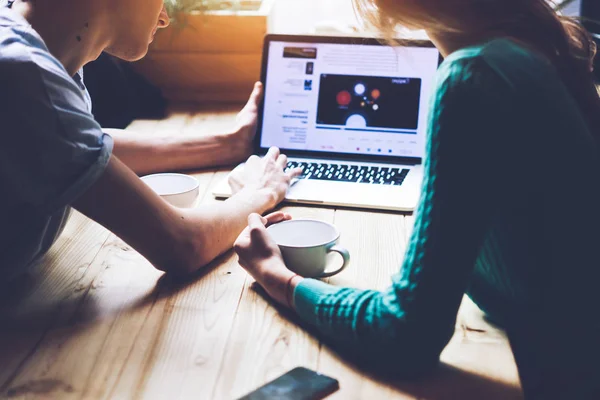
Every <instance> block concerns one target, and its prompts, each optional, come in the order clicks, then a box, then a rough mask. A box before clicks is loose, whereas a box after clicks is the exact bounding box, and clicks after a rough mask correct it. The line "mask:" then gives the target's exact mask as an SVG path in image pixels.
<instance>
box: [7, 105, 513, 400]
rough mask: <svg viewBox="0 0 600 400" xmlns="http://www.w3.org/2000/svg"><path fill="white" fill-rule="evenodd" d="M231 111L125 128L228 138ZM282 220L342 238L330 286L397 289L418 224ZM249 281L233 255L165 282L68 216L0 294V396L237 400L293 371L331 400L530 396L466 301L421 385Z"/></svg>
mask: <svg viewBox="0 0 600 400" xmlns="http://www.w3.org/2000/svg"><path fill="white" fill-rule="evenodd" d="M235 109H237V107H235V108H227V107H226V108H224V109H220V110H214V109H213V110H206V111H201V112H197V110H196V111H195V112H193V111H186V110H183V111H178V112H172V113H171V114H170V116H169V118H167V119H165V120H161V121H136V122H134V123H133V124H132V125H131V127H130V128H129V129H132V130H138V131H143V132H146V133H147V134H148V135H152V134H156V133H157V132H163V133H164V132H168V133H171V134H174V135H175V134H178V135H185V134H189V133H190V132H198V131H201V132H209V131H215V130H216V131H223V130H225V129H227V128H229V127H231V125H232V117H233V116H234V110H235ZM226 173H227V170H207V171H201V172H198V173H195V174H194V175H195V176H196V177H197V178H198V179H199V180H200V183H201V190H200V192H201V199H200V200H199V201H200V202H202V203H205V204H211V203H215V202H216V201H217V200H215V199H214V198H213V197H212V195H211V192H210V188H211V186H213V185H214V184H216V183H217V182H218V181H219V180H220V179H222V178H223V177H224V176H226ZM116 195H118V194H116ZM285 210H286V211H287V212H289V213H290V214H292V215H293V216H294V217H314V218H319V219H322V220H325V221H329V222H332V223H334V224H335V225H336V226H337V227H338V228H339V229H340V231H341V233H342V237H341V243H342V244H343V245H344V246H346V247H347V248H348V249H349V250H350V253H351V254H352V262H351V264H350V266H349V267H348V268H347V269H346V270H345V271H344V272H343V273H342V274H340V275H339V276H336V277H334V278H331V279H330V282H331V283H332V284H335V285H352V286H355V287H361V288H377V289H383V288H385V287H386V286H388V285H389V284H390V282H391V281H390V277H391V275H392V274H393V273H394V272H396V271H397V270H398V267H399V265H400V263H401V260H402V257H403V256H404V252H405V248H406V243H407V239H408V238H409V235H410V231H411V228H412V224H413V216H412V215H405V214H399V213H384V212H367V211H359V210H348V209H334V208H325V207H310V208H309V207H285ZM252 283H253V279H252V278H251V277H249V276H248V275H247V274H246V272H245V271H244V270H243V269H242V268H240V266H239V265H238V264H237V257H236V256H235V254H232V252H229V253H227V254H226V255H224V256H223V257H221V258H219V259H218V260H217V261H216V262H214V263H213V265H212V266H211V267H210V268H206V272H205V274H204V275H203V276H202V277H200V278H199V279H197V280H194V281H193V282H189V283H187V284H181V283H179V284H177V283H173V282H169V281H168V279H164V278H163V277H162V273H160V272H159V271H157V270H155V269H154V268H153V267H152V266H151V265H150V264H149V263H148V262H147V261H146V260H145V259H144V258H143V257H141V256H140V255H139V254H138V253H137V252H136V251H134V250H132V249H131V248H130V247H129V246H127V245H126V244H125V243H124V242H122V241H121V240H120V239H118V238H117V237H115V236H114V235H112V234H111V233H110V232H108V231H107V230H105V229H104V228H103V227H101V226H99V225H98V224H96V223H94V222H93V221H91V220H89V219H87V218H85V217H84V216H82V215H81V214H78V213H74V215H73V216H72V218H71V220H70V222H69V224H68V226H67V228H66V230H65V232H64V234H63V235H62V237H61V238H60V239H59V240H58V242H57V243H56V244H55V245H54V246H53V248H52V249H51V251H50V252H49V254H48V255H47V256H46V257H45V259H44V260H43V262H42V263H41V265H40V266H39V268H37V269H36V270H34V271H33V272H31V273H30V274H28V275H27V276H26V277H25V278H23V279H22V280H20V281H19V282H17V283H16V284H15V285H14V286H13V287H11V288H10V290H8V291H4V292H3V293H2V294H0V397H2V398H36V399H37V398H48V399H71V398H86V399H87V398H89V399H97V398H101V399H104V398H114V399H137V398H150V399H234V398H237V397H239V396H241V395H243V394H245V393H247V392H249V391H250V390H252V389H254V388H256V387H258V386H260V385H262V384H264V383H266V382H267V381H269V380H271V379H273V378H275V377H277V376H279V375H280V374H282V373H284V372H286V371H287V370H289V369H291V368H293V367H295V366H298V365H302V366H306V367H308V368H312V369H315V370H318V371H320V372H323V373H325V374H328V375H330V376H332V377H335V378H337V379H338V380H339V381H340V386H341V389H340V391H338V392H337V393H336V394H335V395H334V396H332V398H337V399H395V398H398V399H412V398H428V399H468V398H472V399H482V398H485V399H510V398H521V397H522V395H521V391H520V385H519V379H518V374H517V370H516V366H515V363H514V359H513V356H512V353H511V350H510V346H509V344H508V342H507V339H506V336H505V335H504V333H503V332H502V331H501V330H498V329H497V328H495V327H493V326H491V325H489V324H488V323H487V322H485V321H484V320H483V318H482V314H481V312H480V311H479V310H478V309H477V307H475V306H474V305H473V303H471V302H470V301H469V300H468V299H467V298H465V301H464V302H463V305H462V307H461V310H460V313H459V317H458V320H457V326H456V334H455V335H454V337H453V339H452V341H451V342H450V344H449V345H448V346H447V348H446V349H445V351H444V352H443V354H442V365H441V367H440V369H439V371H437V372H436V373H435V374H434V375H433V376H431V377H429V378H427V379H424V380H422V381H419V382H391V381H389V380H388V381H386V380H383V379H381V378H378V377H373V376H369V374H368V373H367V372H365V371H361V370H359V369H358V368H357V367H355V366H353V365H352V364H350V363H348V362H346V361H344V360H343V359H342V358H340V357H339V356H338V355H336V354H334V353H333V352H332V351H331V350H330V349H329V348H328V347H327V346H326V345H324V344H323V343H321V342H320V341H319V340H317V339H315V338H314V337H313V336H311V335H310V334H308V333H307V332H306V331H305V330H303V329H301V328H299V327H298V326H297V325H296V323H295V322H294V319H293V318H294V317H292V316H290V315H289V314H287V313H281V312H280V311H278V310H277V309H276V308H275V307H273V305H272V304H271V303H270V302H268V301H266V300H265V299H264V298H263V297H262V296H261V295H260V293H259V291H256V290H254V288H253V285H252Z"/></svg>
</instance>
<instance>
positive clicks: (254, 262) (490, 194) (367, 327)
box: [235, 58, 516, 372]
mask: <svg viewBox="0 0 600 400" xmlns="http://www.w3.org/2000/svg"><path fill="white" fill-rule="evenodd" d="M442 68H443V69H442V70H441V71H440V77H441V82H440V83H439V84H438V92H437V101H436V104H435V107H434V110H433V115H432V116H431V118H430V121H431V122H430V135H431V137H430V140H429V144H428V158H427V159H426V163H425V180H424V183H423V192H422V196H421V200H420V204H419V206H418V209H417V211H416V221H415V226H414V230H413V234H412V237H411V240H410V244H409V248H408V251H407V254H406V256H405V259H404V263H403V265H402V268H401V270H400V272H399V273H398V274H397V275H395V276H394V277H393V279H392V282H393V284H392V286H391V287H390V288H389V289H388V290H386V291H384V292H378V291H373V290H357V289H350V288H336V287H334V286H331V285H328V284H325V283H323V282H320V281H317V280H314V279H302V278H299V277H294V274H293V273H291V272H289V271H287V270H284V269H283V261H282V259H281V257H280V256H281V255H280V253H279V251H278V249H277V247H276V245H275V244H274V243H273V242H272V241H270V239H269V237H268V236H267V235H266V232H265V230H264V227H261V226H260V224H259V223H257V220H256V217H253V221H254V222H253V223H252V224H251V225H250V228H249V229H248V230H247V231H246V232H245V233H244V234H243V235H241V236H240V238H239V239H238V241H237V242H236V244H235V248H236V251H237V252H238V254H239V256H240V263H241V265H242V266H243V267H245V268H246V269H248V271H249V272H250V273H251V274H252V275H253V276H254V277H255V279H256V280H257V281H258V282H259V283H260V284H262V285H263V286H265V289H266V291H267V292H268V293H269V294H271V296H273V297H274V298H275V299H277V300H278V301H280V302H282V303H283V304H285V303H286V298H289V297H288V296H290V295H291V293H287V294H286V292H285V291H286V289H288V286H289V288H290V289H291V290H293V307H294V308H295V310H296V312H297V313H298V314H299V315H300V317H301V318H302V319H303V320H304V321H305V322H307V323H309V324H310V325H312V326H314V327H315V328H316V329H317V330H318V331H319V332H320V333H321V334H322V335H323V336H324V337H325V338H327V339H328V341H329V342H330V343H332V344H333V345H334V346H338V347H341V348H343V349H344V350H345V352H347V353H349V354H353V355H355V356H357V357H359V358H361V359H363V360H364V361H367V362H370V363H372V364H373V366H374V367H381V368H393V370H394V371H397V372H416V371H423V370H426V369H428V368H430V367H432V366H433V365H435V364H437V362H438V360H439V355H440V352H441V351H442V349H443V348H444V347H445V345H446V344H447V342H448V340H449V339H450V338H451V336H452V334H453V332H454V325H455V321H456V314H457V311H458V308H459V306H460V303H461V300H462V297H463V294H464V292H465V290H466V288H467V285H468V282H469V278H470V275H471V273H472V270H473V268H474V263H475V260H476V257H477V255H478V252H479V249H480V246H481V244H482V242H483V239H484V235H485V234H486V231H487V229H488V227H489V226H490V223H491V221H492V219H493V218H494V216H495V214H496V212H497V211H498V210H499V208H500V207H502V206H503V204H505V203H504V200H505V199H506V197H507V192H508V189H509V183H510V179H516V178H515V177H514V176H512V177H510V176H509V175H510V174H508V173H505V172H504V171H503V170H502V168H503V163H502V162H501V156H500V154H502V153H503V150H504V149H505V148H504V147H501V146H503V143H505V142H507V141H509V140H510V139H507V137H508V136H509V134H508V132H507V131H505V129H506V126H507V125H508V124H509V123H508V122H506V123H505V122H503V121H504V120H506V119H507V117H506V114H504V113H505V112H507V111H509V110H510V107H511V106H510V104H507V103H506V99H508V97H507V90H509V88H508V87H507V86H506V85H505V84H504V83H503V82H502V80H501V79H500V78H499V77H497V76H496V74H495V73H494V72H493V71H491V70H490V69H489V67H488V66H487V64H485V62H484V61H482V60H480V59H478V58H471V59H467V60H457V61H454V62H452V63H451V64H446V66H445V67H442ZM505 154H506V153H505ZM513 161H514V160H513ZM251 222H252V221H251ZM262 234H264V235H262ZM265 248H267V249H270V250H269V251H265V250H264V249H265ZM257 254H267V255H268V257H260V256H257ZM286 271H287V272H286ZM285 282H289V284H288V285H286V284H285Z"/></svg>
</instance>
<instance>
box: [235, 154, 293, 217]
mask: <svg viewBox="0 0 600 400" xmlns="http://www.w3.org/2000/svg"><path fill="white" fill-rule="evenodd" d="M286 165H287V156H285V155H283V154H280V153H279V149H278V148H277V147H271V148H270V149H269V151H268V152H267V154H266V155H265V156H264V157H263V158H260V157H258V156H250V158H249V159H248V161H246V163H245V164H244V165H243V166H240V167H238V168H236V169H234V170H233V171H232V172H231V174H230V175H229V186H231V190H232V192H233V194H236V193H238V192H240V191H242V190H245V191H250V192H252V191H257V192H266V193H267V194H268V195H269V197H270V198H271V203H272V204H270V207H275V206H276V205H277V204H278V203H279V202H280V201H282V200H283V198H284V197H285V194H286V192H287V189H288V187H289V186H290V181H291V180H292V178H295V177H297V176H299V175H300V174H302V169H301V168H294V169H293V170H290V171H287V172H285V171H284V169H285V167H286Z"/></svg>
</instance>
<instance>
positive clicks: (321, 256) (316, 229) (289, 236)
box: [267, 219, 350, 278]
mask: <svg viewBox="0 0 600 400" xmlns="http://www.w3.org/2000/svg"><path fill="white" fill-rule="evenodd" d="M267 232H268V233H269V235H270V236H271V237H272V238H273V240H275V243H277V246H279V249H280V250H281V254H282V255H283V260H284V261H285V264H286V266H287V267H288V268H289V269H290V270H291V271H293V272H295V273H297V274H298V275H300V276H303V277H305V278H327V277H330V276H333V275H336V274H338V273H340V272H342V270H343V269H344V268H346V266H347V265H348V263H349V262H350V253H349V252H348V250H346V249H345V248H343V247H341V246H339V245H338V241H339V238H340V233H339V232H338V230H337V229H336V228H335V226H333V225H331V224H328V223H327V222H323V221H318V220H313V219H292V220H289V221H283V222H280V223H277V224H274V225H271V226H269V227H268V228H267ZM332 252H336V253H339V254H340V255H341V256H342V265H341V266H340V267H338V268H337V269H335V270H333V271H328V272H326V269H327V255H328V254H329V253H332Z"/></svg>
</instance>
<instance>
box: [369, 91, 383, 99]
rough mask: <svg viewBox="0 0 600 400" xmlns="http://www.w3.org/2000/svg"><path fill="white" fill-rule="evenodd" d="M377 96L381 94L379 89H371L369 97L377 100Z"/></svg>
mask: <svg viewBox="0 0 600 400" xmlns="http://www.w3.org/2000/svg"><path fill="white" fill-rule="evenodd" d="M379 96H381V92H380V91H379V89H373V90H371V98H373V100H377V99H378V98H379Z"/></svg>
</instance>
